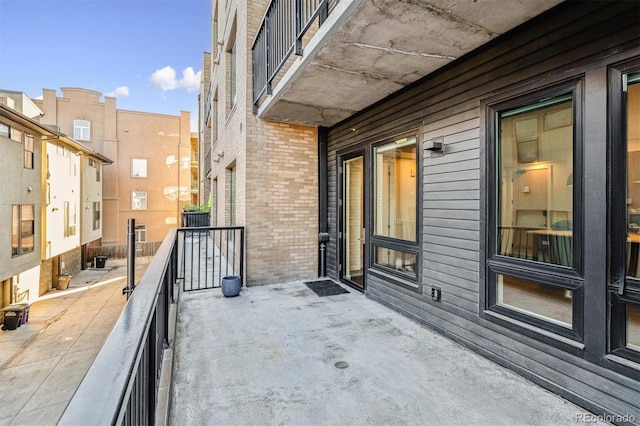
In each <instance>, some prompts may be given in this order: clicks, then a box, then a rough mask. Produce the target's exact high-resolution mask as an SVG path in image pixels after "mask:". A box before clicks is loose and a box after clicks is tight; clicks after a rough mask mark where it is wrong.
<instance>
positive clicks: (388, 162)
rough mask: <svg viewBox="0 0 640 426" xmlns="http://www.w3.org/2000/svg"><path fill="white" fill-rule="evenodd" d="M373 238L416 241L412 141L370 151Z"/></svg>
mask: <svg viewBox="0 0 640 426" xmlns="http://www.w3.org/2000/svg"><path fill="white" fill-rule="evenodd" d="M374 157H375V194H374V220H375V225H374V232H375V234H376V235H379V236H385V237H390V238H396V239H399V240H405V241H416V202H417V198H416V166H417V162H416V138H415V137H408V138H403V139H399V140H397V141H394V142H392V143H389V144H385V145H381V146H378V147H376V148H374Z"/></svg>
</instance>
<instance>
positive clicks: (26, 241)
mask: <svg viewBox="0 0 640 426" xmlns="http://www.w3.org/2000/svg"><path fill="white" fill-rule="evenodd" d="M34 250H35V215H34V206H33V204H23V205H13V206H12V223H11V256H20V255H21V254H25V253H31V252H33V251H34Z"/></svg>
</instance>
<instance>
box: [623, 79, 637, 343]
mask: <svg viewBox="0 0 640 426" xmlns="http://www.w3.org/2000/svg"><path fill="white" fill-rule="evenodd" d="M627 83H628V87H627V117H626V122H627V134H626V139H627V182H626V183H627V193H626V204H627V238H626V275H627V281H629V282H628V283H627V287H631V288H632V289H634V290H636V291H637V290H638V288H639V287H640V284H639V283H638V281H637V279H638V278H640V267H639V263H640V73H635V74H632V75H630V76H628V81H627ZM627 291H628V290H627ZM638 302H639V301H638V300H635V301H633V302H631V303H627V304H626V311H627V315H626V317H627V318H626V333H625V334H626V347H627V348H628V349H632V350H635V351H640V303H638Z"/></svg>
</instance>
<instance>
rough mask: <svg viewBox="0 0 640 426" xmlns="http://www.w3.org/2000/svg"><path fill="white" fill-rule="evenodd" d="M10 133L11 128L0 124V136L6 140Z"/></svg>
mask: <svg viewBox="0 0 640 426" xmlns="http://www.w3.org/2000/svg"><path fill="white" fill-rule="evenodd" d="M10 133H11V127H9V125H8V124H4V123H0V136H2V137H4V138H8V137H9V134H10Z"/></svg>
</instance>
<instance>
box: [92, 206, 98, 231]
mask: <svg viewBox="0 0 640 426" xmlns="http://www.w3.org/2000/svg"><path fill="white" fill-rule="evenodd" d="M98 229H100V201H94V202H93V230H94V231H96V230H98Z"/></svg>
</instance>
